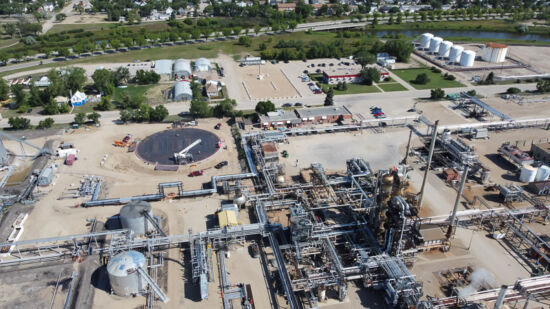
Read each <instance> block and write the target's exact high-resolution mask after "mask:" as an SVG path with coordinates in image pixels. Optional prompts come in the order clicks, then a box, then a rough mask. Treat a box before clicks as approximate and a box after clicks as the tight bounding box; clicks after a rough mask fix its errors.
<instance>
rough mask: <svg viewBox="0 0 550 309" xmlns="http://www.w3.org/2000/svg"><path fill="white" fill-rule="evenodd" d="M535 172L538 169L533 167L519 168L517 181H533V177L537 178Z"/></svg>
mask: <svg viewBox="0 0 550 309" xmlns="http://www.w3.org/2000/svg"><path fill="white" fill-rule="evenodd" d="M537 170H538V168H536V167H533V166H531V165H524V166H523V167H522V168H521V172H520V174H519V181H521V182H533V181H535V177H536V176H537Z"/></svg>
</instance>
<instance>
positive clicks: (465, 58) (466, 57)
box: [460, 50, 476, 67]
mask: <svg viewBox="0 0 550 309" xmlns="http://www.w3.org/2000/svg"><path fill="white" fill-rule="evenodd" d="M475 59H476V53H475V52H474V51H471V50H465V51H463V52H462V54H461V55H460V66H462V67H471V66H474V60H475Z"/></svg>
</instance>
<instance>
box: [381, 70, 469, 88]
mask: <svg viewBox="0 0 550 309" xmlns="http://www.w3.org/2000/svg"><path fill="white" fill-rule="evenodd" d="M392 72H393V73H395V74H396V75H397V76H399V77H401V78H402V79H403V80H404V81H406V82H408V83H409V84H411V86H413V87H414V88H416V89H435V88H451V87H462V86H464V85H462V84H461V83H460V82H457V81H450V80H446V79H444V78H443V75H442V74H441V73H434V72H432V70H430V69H427V68H424V69H403V70H393V71H392ZM421 73H426V74H427V75H428V78H429V79H430V81H429V82H428V83H427V84H424V85H421V84H416V83H414V80H415V78H416V76H417V75H418V74H421Z"/></svg>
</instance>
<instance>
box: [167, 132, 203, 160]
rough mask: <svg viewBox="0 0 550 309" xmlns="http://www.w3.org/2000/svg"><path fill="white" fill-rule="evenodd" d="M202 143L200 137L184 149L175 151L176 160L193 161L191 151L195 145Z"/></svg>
mask: <svg viewBox="0 0 550 309" xmlns="http://www.w3.org/2000/svg"><path fill="white" fill-rule="evenodd" d="M200 143H202V140H201V139H200V138H199V139H197V140H196V141H194V142H193V143H192V144H191V145H189V146H187V147H185V148H184V149H183V150H182V151H180V152H176V153H174V160H175V161H176V163H177V164H185V163H188V162H192V161H193V155H192V154H190V153H189V151H191V149H193V147H195V146H197V145H198V144H200Z"/></svg>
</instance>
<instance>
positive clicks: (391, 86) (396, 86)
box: [378, 83, 407, 92]
mask: <svg viewBox="0 0 550 309" xmlns="http://www.w3.org/2000/svg"><path fill="white" fill-rule="evenodd" d="M378 87H380V88H382V90H384V91H385V92H391V91H404V90H407V88H405V86H403V85H401V84H400V83H381V84H378Z"/></svg>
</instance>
